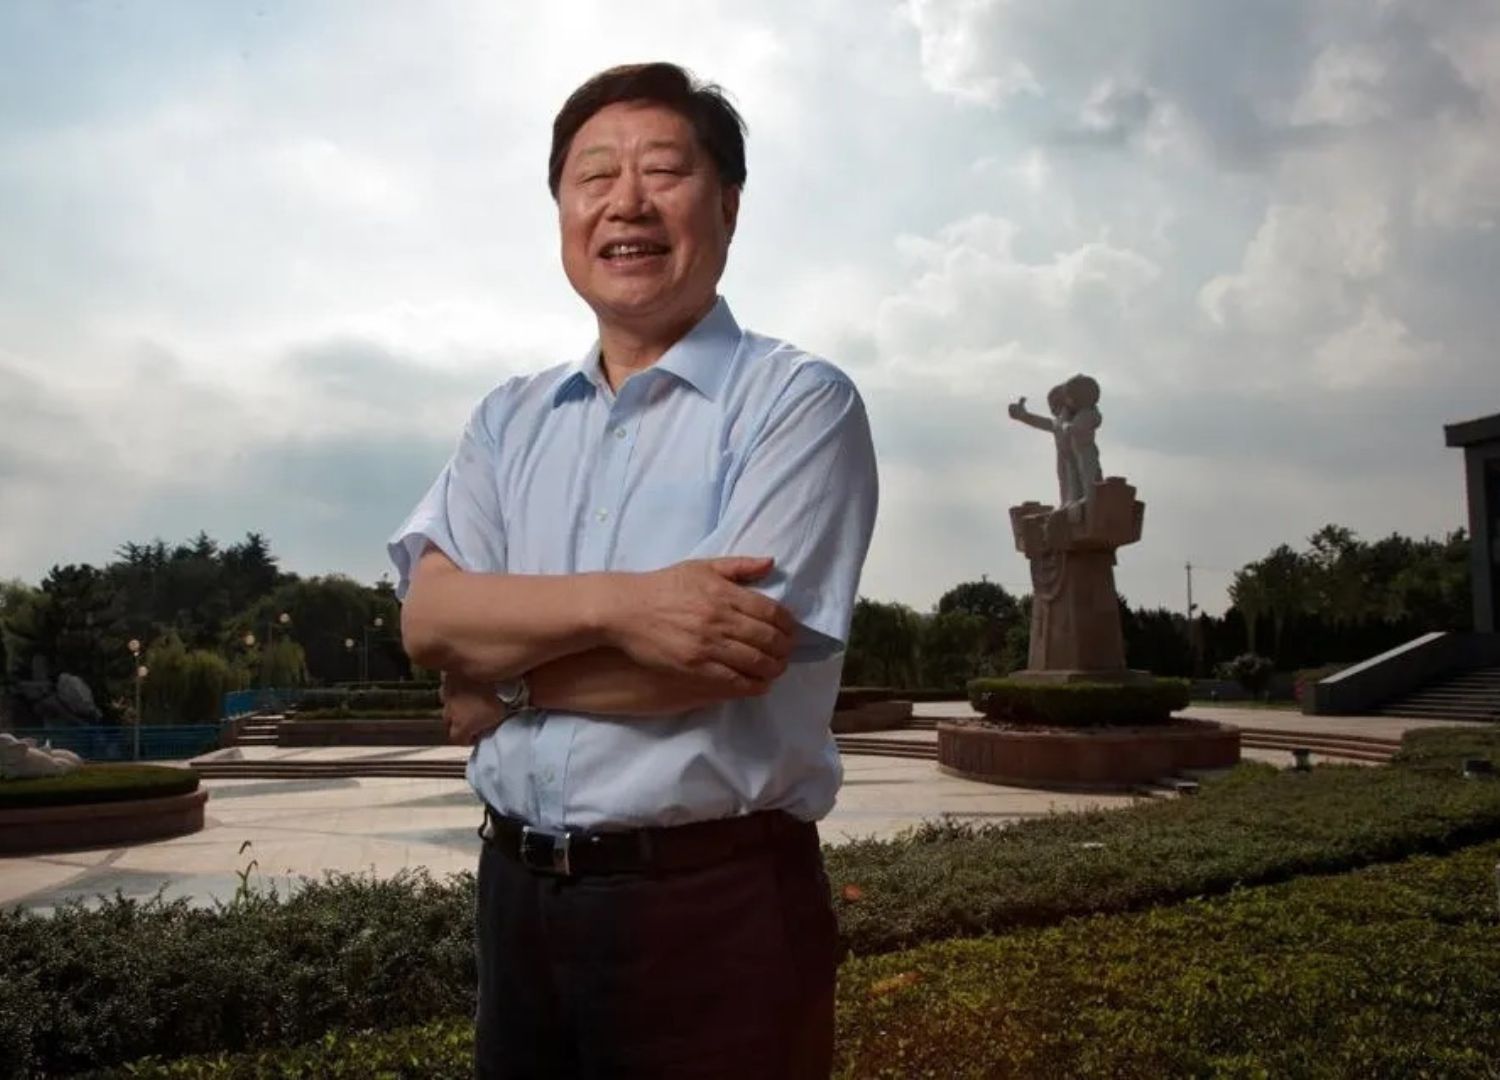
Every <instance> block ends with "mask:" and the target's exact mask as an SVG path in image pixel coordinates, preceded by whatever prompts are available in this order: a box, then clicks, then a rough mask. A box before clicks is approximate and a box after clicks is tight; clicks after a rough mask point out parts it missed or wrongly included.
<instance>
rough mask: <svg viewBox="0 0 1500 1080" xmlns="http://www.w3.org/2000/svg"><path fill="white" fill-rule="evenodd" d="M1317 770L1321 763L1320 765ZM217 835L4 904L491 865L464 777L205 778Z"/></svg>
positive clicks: (210, 829) (849, 819) (915, 783)
mask: <svg viewBox="0 0 1500 1080" xmlns="http://www.w3.org/2000/svg"><path fill="white" fill-rule="evenodd" d="M916 711H917V714H918V715H920V716H929V717H932V716H959V715H973V713H972V711H971V710H970V709H969V708H968V706H967V705H966V704H962V703H958V704H936V705H920V706H918V707H917V710H916ZM1189 712H1190V713H1191V714H1192V715H1194V716H1200V717H1203V718H1205V719H1213V720H1221V721H1224V722H1227V723H1233V724H1238V725H1241V726H1250V727H1263V728H1272V727H1274V728H1277V729H1285V730H1289V731H1300V732H1314V731H1320V732H1332V731H1337V732H1340V733H1350V732H1353V733H1363V734H1376V735H1383V736H1389V737H1397V736H1399V735H1400V733H1401V731H1403V730H1407V729H1410V728H1414V727H1425V726H1432V725H1431V723H1430V722H1427V721H1418V720H1405V721H1403V720H1395V719H1392V718H1389V717H1372V718H1368V719H1362V718H1350V717H1337V718H1323V717H1304V716H1301V715H1299V714H1296V713H1281V712H1277V711H1274V710H1267V709H1235V708H1231V707H1213V708H1210V707H1198V706H1195V707H1194V708H1193V709H1191V710H1189ZM883 737H884V738H889V739H893V740H903V739H904V740H918V741H928V740H933V739H935V738H936V735H935V733H933V732H923V731H904V732H891V733H888V734H886V735H884V736H883ZM254 749H256V752H257V756H261V755H264V756H272V755H284V756H287V757H294V758H296V759H299V760H304V761H305V760H308V759H309V758H313V759H337V758H341V757H342V758H348V757H351V756H362V757H364V756H375V757H391V756H403V757H405V756H410V757H412V758H417V759H421V760H433V759H441V758H443V757H450V756H453V755H457V756H459V757H460V758H461V757H462V756H463V755H464V754H465V751H464V750H463V749H461V748H458V747H430V748H409V749H405V748H393V747H359V748H331V747H325V748H317V749H315V750H286V751H277V750H275V749H274V748H269V747H268V748H254ZM1244 756H1245V757H1246V758H1259V759H1261V760H1266V761H1271V762H1273V763H1275V764H1278V765H1283V766H1285V765H1289V764H1290V755H1289V754H1287V753H1286V752H1284V751H1271V750H1250V749H1247V750H1246V751H1245V754H1244ZM1315 760H1316V759H1315ZM844 770H845V776H844V787H843V790H842V791H841V792H840V794H839V801H838V805H837V806H836V808H835V809H834V811H833V813H832V814H830V815H829V817H828V818H827V819H826V820H825V821H824V822H822V825H821V829H822V833H823V837H824V839H825V841H827V842H829V843H843V842H847V841H849V840H851V839H854V838H857V837H868V836H876V837H886V836H891V835H893V834H895V833H897V832H899V831H901V830H902V829H905V828H908V827H910V826H912V825H915V824H917V823H918V822H920V821H924V820H932V819H941V818H957V819H962V820H970V821H1019V820H1024V819H1027V818H1033V817H1037V816H1041V815H1046V814H1048V813H1054V812H1060V811H1069V810H1078V809H1083V808H1089V807H1100V808H1108V807H1116V806H1126V805H1129V804H1130V803H1131V802H1133V801H1134V800H1135V797H1134V796H1130V795H1089V794H1075V793H1066V792H1048V791H1035V790H1030V789H1025V788H1013V787H1003V786H999V785H992V784H981V783H977V782H974V781H970V780H962V779H959V778H957V777H952V776H947V775H945V774H943V773H941V772H939V771H938V769H937V767H936V766H935V765H934V764H933V763H932V762H930V761H914V760H903V759H899V758H885V757H870V756H859V755H852V754H851V755H846V756H845V758H844ZM204 787H206V788H207V789H208V791H209V793H210V794H209V802H208V809H207V825H206V827H205V828H204V830H203V831H202V832H199V833H195V834H193V835H191V836H183V837H177V838H175V839H171V840H163V841H158V842H156V843H151V844H143V845H139V846H136V847H129V848H113V849H106V850H99V851H84V852H74V853H66V854H58V855H43V856H31V857H24V858H3V859H0V905H3V906H10V905H13V904H21V905H23V906H26V907H30V908H39V909H45V908H49V907H51V906H53V905H55V904H57V903H59V902H61V901H63V900H65V899H69V898H72V897H81V898H85V899H88V898H92V897H94V896H96V895H97V894H99V893H105V894H113V893H114V892H115V891H116V890H119V891H121V892H123V893H125V894H126V895H128V896H150V895H152V894H154V893H155V892H157V890H158V889H160V890H162V892H163V894H164V895H165V896H167V897H168V898H173V897H178V896H186V897H191V898H193V901H194V902H195V903H211V902H212V901H213V900H215V899H218V900H227V899H228V898H230V897H232V896H233V895H234V893H235V890H236V888H237V887H238V886H239V884H240V877H239V874H240V872H243V871H245V870H246V869H247V868H250V864H251V862H252V860H253V862H254V864H255V865H254V867H253V868H250V873H249V878H248V881H249V883H250V884H252V885H256V886H260V887H267V886H270V885H273V884H274V885H276V886H277V887H278V888H280V889H282V890H283V891H285V890H286V889H287V888H288V887H289V886H291V885H294V884H295V882H296V880H297V879H298V878H299V877H301V876H309V877H318V876H321V875H322V874H323V872H325V871H329V870H334V871H343V872H347V873H373V874H376V875H380V876H389V875H391V874H394V873H396V872H397V871H399V870H401V869H402V868H404V867H426V868H427V870H428V871H429V872H431V873H432V874H433V875H434V876H438V877H441V876H445V875H448V874H451V873H455V872H458V871H463V870H471V869H473V867H474V865H475V863H476V860H477V858H478V851H479V839H478V837H477V836H476V835H475V828H476V827H477V825H478V820H479V815H478V803H477V802H476V800H475V798H474V796H473V795H472V794H471V793H470V791H469V790H468V787H467V786H466V785H465V784H464V783H463V781H461V780H439V779H394V778H317V779H312V778H308V779H295V780H242V779H236V780H206V781H204Z"/></svg>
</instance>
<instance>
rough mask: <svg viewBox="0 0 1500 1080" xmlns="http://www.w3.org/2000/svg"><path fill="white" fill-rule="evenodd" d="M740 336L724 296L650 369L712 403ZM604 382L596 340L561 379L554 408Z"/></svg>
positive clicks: (737, 325) (555, 394)
mask: <svg viewBox="0 0 1500 1080" xmlns="http://www.w3.org/2000/svg"><path fill="white" fill-rule="evenodd" d="M741 334H742V332H741V330H740V324H739V323H737V322H736V321H735V318H734V314H733V313H732V312H731V311H730V310H729V303H728V301H726V300H725V299H724V298H723V297H722V296H721V297H719V298H718V299H717V300H716V301H715V302H714V306H713V307H712V308H710V309H709V311H708V314H707V315H705V316H703V318H701V319H699V320H698V322H697V324H696V325H695V326H694V327H693V328H692V329H691V330H689V331H688V332H687V333H686V334H684V335H683V336H682V338H681V339H679V340H678V342H677V343H676V344H675V345H673V346H672V347H671V348H670V349H668V350H667V351H666V352H665V353H663V354H662V357H661V359H660V360H658V361H657V362H656V363H655V364H653V365H652V366H651V368H649V369H647V370H656V371H665V372H667V373H668V374H669V375H673V376H676V377H677V378H678V379H681V380H682V381H683V382H685V383H687V384H688V385H689V386H691V387H692V388H693V389H694V390H696V391H698V393H700V394H702V395H703V396H704V397H706V398H708V399H709V400H710V401H712V400H714V399H716V398H717V397H718V395H719V391H720V389H722V388H723V385H724V379H725V377H726V376H727V375H728V374H729V364H730V361H731V360H733V359H734V354H735V350H737V349H738V348H739V344H740V337H741ZM603 382H604V373H603V372H602V371H600V370H599V343H598V342H597V341H596V342H594V344H593V345H592V346H590V347H589V350H588V352H586V353H584V354H583V355H582V356H581V357H579V358H578V359H577V360H576V361H574V362H573V363H571V364H569V365H568V367H567V368H566V369H565V370H564V371H563V373H562V374H561V375H560V376H558V379H557V382H556V384H555V385H554V386H553V390H552V404H553V407H554V408H555V407H556V406H558V405H560V404H562V402H563V401H564V400H565V399H566V398H567V397H568V396H569V394H570V393H571V392H572V391H573V390H574V389H575V388H578V387H580V386H583V385H587V386H591V387H593V388H594V389H595V390H598V389H600V388H601V387H602V384H603Z"/></svg>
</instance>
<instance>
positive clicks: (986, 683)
mask: <svg viewBox="0 0 1500 1080" xmlns="http://www.w3.org/2000/svg"><path fill="white" fill-rule="evenodd" d="M1191 689H1192V684H1191V683H1190V682H1189V681H1188V680H1186V679H1157V680H1156V681H1154V682H1150V683H1142V684H1138V685H1123V686H1122V685H1112V684H1108V683H1031V682H1016V681H1013V680H1011V679H975V680H974V681H973V682H971V683H969V702H970V703H971V704H972V705H973V706H974V708H976V709H978V710H979V711H980V712H982V713H984V715H985V716H987V717H989V718H990V719H991V720H999V721H1005V722H1009V723H1016V724H1046V725H1050V726H1052V727H1095V726H1102V725H1107V724H1158V723H1162V722H1164V721H1166V720H1168V719H1170V718H1171V715H1172V713H1174V712H1176V711H1177V710H1178V709H1185V708H1187V706H1188V700H1189V694H1190V691H1191Z"/></svg>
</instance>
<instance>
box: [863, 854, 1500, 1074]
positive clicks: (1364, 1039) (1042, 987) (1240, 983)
mask: <svg viewBox="0 0 1500 1080" xmlns="http://www.w3.org/2000/svg"><path fill="white" fill-rule="evenodd" d="M1497 858H1500V845H1497V844H1488V845H1485V846H1483V847H1480V848H1476V849H1471V850H1469V851H1466V852H1464V853H1462V854H1460V855H1457V856H1450V857H1448V858H1442V859H1433V858H1418V859H1414V860H1411V861H1410V862H1406V863H1401V864H1397V865H1393V866H1383V867H1379V868H1375V869H1370V870H1366V871H1361V872H1358V873H1353V874H1348V875H1341V876H1337V877H1324V878H1304V879H1301V880H1299V881H1296V882H1292V883H1289V884H1286V885H1281V886H1276V887H1272V888H1259V889H1247V890H1241V891H1238V892H1236V893H1234V894H1231V895H1229V896H1227V897H1222V898H1218V899H1214V900H1210V901H1193V902H1189V903H1186V904H1183V905H1181V906H1178V907H1172V908H1159V909H1156V910H1153V911H1149V912H1142V913H1137V914H1131V915H1116V916H1103V917H1093V918H1086V919H1078V920H1072V921H1069V922H1067V923H1064V924H1062V925H1060V926H1056V927H1050V928H1045V929H1033V930H1027V931H1020V932H1015V933H1011V934H1007V935H1005V936H1004V937H1000V938H995V939H989V940H973V941H951V942H945V943H942V944H937V945H931V946H926V947H924V948H921V949H918V950H914V951H912V952H907V953H898V954H894V955H889V956H882V957H879V958H876V959H872V960H869V961H866V962H863V963H853V964H848V965H846V966H845V968H844V969H843V971H842V972H841V975H840V987H839V1028H838V1031H839V1044H838V1050H839V1061H840V1070H841V1072H842V1073H843V1074H844V1075H849V1076H859V1077H867V1076H868V1077H893V1078H894V1077H901V1078H905V1077H914V1076H942V1077H991V1076H1028V1077H1032V1076H1034V1077H1071V1078H1080V1080H1088V1078H1098V1080H1133V1078H1142V1080H1144V1078H1148V1077H1151V1078H1155V1077H1168V1076H1232V1077H1247V1078H1248V1077H1283V1076H1296V1077H1328V1078H1334V1077H1339V1078H1342V1077H1396V1076H1403V1077H1405V1076H1427V1077H1446V1078H1460V1077H1476V1078H1477V1077H1494V1076H1496V1075H1497V1073H1500V1066H1497V1062H1500V931H1497V927H1496V922H1497V918H1496V915H1495V895H1494V881H1493V867H1494V865H1495V862H1496V859H1497Z"/></svg>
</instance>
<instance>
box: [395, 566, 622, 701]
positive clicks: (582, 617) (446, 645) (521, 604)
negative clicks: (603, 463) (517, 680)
mask: <svg viewBox="0 0 1500 1080" xmlns="http://www.w3.org/2000/svg"><path fill="white" fill-rule="evenodd" d="M423 564H424V565H423V566H422V567H421V569H420V571H419V573H418V574H416V575H414V577H413V580H412V585H411V589H410V591H409V592H408V593H407V595H406V600H405V602H404V604H403V605H402V609H401V635H402V641H403V643H404V644H405V647H406V651H407V654H408V655H409V656H410V657H411V658H412V660H413V661H415V662H416V663H418V664H420V665H421V666H422V667H426V668H434V669H437V670H440V671H453V672H457V673H459V674H460V675H462V676H464V677H465V678H468V679H472V680H474V681H477V682H488V683H493V682H497V681H499V680H501V679H509V678H514V677H515V676H517V675H520V674H522V673H524V672H528V671H532V670H534V669H535V668H537V667H540V666H541V665H543V664H546V663H547V662H548V661H551V660H556V659H558V658H560V657H565V656H569V655H572V654H574V653H579V652H584V651H586V650H589V649H593V648H597V647H599V646H600V645H602V644H603V643H604V640H605V638H604V628H603V623H604V615H603V611H604V608H605V605H606V603H607V594H608V589H609V582H608V581H607V580H606V579H608V578H610V577H613V576H614V575H609V574H569V575H564V574H557V575H542V574H477V573H469V572H467V571H464V570H460V569H459V568H458V567H456V566H454V565H453V564H452V563H451V562H449V561H448V560H447V558H446V557H445V556H443V555H442V554H441V552H429V553H428V555H425V556H423Z"/></svg>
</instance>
